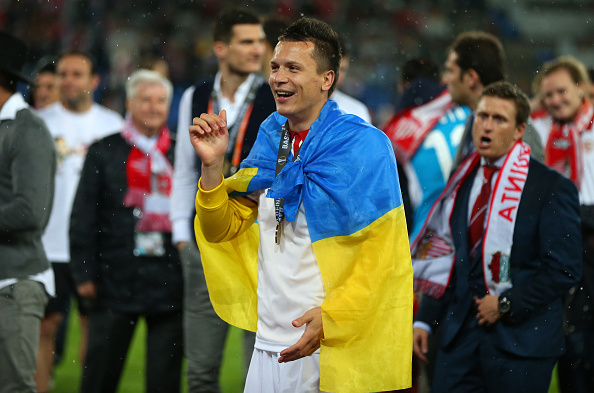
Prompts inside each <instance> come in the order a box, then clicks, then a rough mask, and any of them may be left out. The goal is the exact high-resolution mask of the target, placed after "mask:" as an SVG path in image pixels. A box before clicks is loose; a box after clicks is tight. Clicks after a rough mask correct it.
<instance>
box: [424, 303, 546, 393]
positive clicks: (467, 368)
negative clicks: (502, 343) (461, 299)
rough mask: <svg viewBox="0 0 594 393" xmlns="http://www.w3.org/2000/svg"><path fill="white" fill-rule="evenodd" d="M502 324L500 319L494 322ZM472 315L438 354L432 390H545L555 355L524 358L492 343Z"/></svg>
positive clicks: (537, 392)
mask: <svg viewBox="0 0 594 393" xmlns="http://www.w3.org/2000/svg"><path fill="white" fill-rule="evenodd" d="M497 323H501V322H497ZM488 329H489V328H484V327H481V326H478V323H477V320H476V318H475V316H474V315H470V314H469V316H468V317H467V318H466V321H465V323H464V327H463V328H462V331H461V332H459V333H458V335H457V337H456V338H455V339H454V341H453V342H452V343H450V345H449V346H448V348H447V349H443V348H441V349H440V350H439V352H438V354H437V360H436V364H435V374H434V378H433V387H432V392H433V393H451V392H456V393H467V392H468V393H470V392H472V393H499V392H506V393H547V392H548V389H549V385H550V383H551V373H552V372H553V367H554V366H555V362H556V358H552V357H551V358H526V357H519V356H516V355H512V354H510V353H507V352H504V351H501V350H500V349H498V348H497V347H496V346H494V345H493V342H492V339H491V338H490V337H489V333H488Z"/></svg>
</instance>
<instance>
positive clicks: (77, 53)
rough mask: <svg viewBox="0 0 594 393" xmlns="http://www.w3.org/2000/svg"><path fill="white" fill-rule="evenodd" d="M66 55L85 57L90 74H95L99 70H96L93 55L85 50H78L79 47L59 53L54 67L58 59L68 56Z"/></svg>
mask: <svg viewBox="0 0 594 393" xmlns="http://www.w3.org/2000/svg"><path fill="white" fill-rule="evenodd" d="M68 56H81V57H85V58H86V59H87V60H88V61H89V64H90V65H91V75H95V74H97V73H98V72H99V71H98V70H97V61H96V60H95V57H94V56H93V55H92V54H90V53H89V52H86V51H84V50H80V49H67V50H65V51H64V52H62V53H60V56H59V57H58V59H57V60H56V67H57V65H58V63H59V62H60V60H62V59H63V58H64V57H68Z"/></svg>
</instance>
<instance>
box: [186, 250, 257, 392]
mask: <svg viewBox="0 0 594 393" xmlns="http://www.w3.org/2000/svg"><path fill="white" fill-rule="evenodd" d="M180 259H181V261H182V270H183V274H184V290H185V293H184V335H185V337H184V339H185V341H184V348H185V355H186V360H187V365H188V370H187V375H188V391H189V393H219V392H220V388H219V373H220V368H221V362H222V359H223V349H224V347H225V340H226V339H227V331H228V330H229V325H227V323H226V322H224V321H223V320H221V318H219V316H218V315H217V314H216V312H215V311H214V309H213V307H212V303H211V302H210V297H209V296H208V288H207V287H206V279H205V278H204V270H203V269H202V262H201V259H200V252H199V251H198V246H197V245H196V243H195V242H189V243H188V244H186V247H185V248H184V249H183V250H182V251H181V252H180ZM255 339H256V335H255V333H252V332H247V331H244V339H243V350H244V374H243V376H244V378H245V375H247V369H248V366H249V361H250V359H251V354H252V352H253V351H254V341H255Z"/></svg>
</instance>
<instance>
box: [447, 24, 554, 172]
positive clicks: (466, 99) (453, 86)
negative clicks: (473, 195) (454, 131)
mask: <svg viewBox="0 0 594 393" xmlns="http://www.w3.org/2000/svg"><path fill="white" fill-rule="evenodd" d="M502 80H505V52H504V50H503V45H502V44H501V42H500V41H499V39H498V38H497V37H495V36H494V35H493V34H489V33H486V32H483V31H468V32H464V33H461V34H459V35H458V36H457V37H456V39H455V40H454V42H453V43H452V44H451V45H450V46H449V48H448V58H447V60H446V63H445V71H444V74H443V82H444V83H445V84H446V85H447V87H448V91H449V92H450V94H451V95H452V101H453V102H455V103H457V104H459V105H466V106H468V107H469V108H470V109H471V110H472V111H473V113H472V114H471V116H469V117H468V121H467V122H466V128H465V129H464V134H463V135H462V138H461V139H460V145H459V146H458V150H457V151H456V156H455V159H454V166H453V168H457V167H458V166H459V165H460V164H461V163H462V161H464V159H465V158H467V157H468V156H469V155H470V153H472V152H473V151H474V150H475V147H474V143H473V141H472V125H473V122H474V110H475V109H476V104H477V99H478V97H479V95H480V94H481V92H482V91H483V89H484V87H485V86H487V85H488V84H490V83H493V82H498V81H502ZM523 140H524V141H526V143H527V144H528V145H529V146H530V148H531V151H530V154H531V155H532V156H533V157H536V158H538V159H542V158H543V157H544V152H543V148H542V143H541V141H540V138H539V137H538V133H537V132H536V130H534V127H533V126H532V125H531V123H530V122H528V123H527V125H526V132H525V133H524V136H523Z"/></svg>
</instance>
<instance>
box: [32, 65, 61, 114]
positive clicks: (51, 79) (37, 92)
mask: <svg viewBox="0 0 594 393" xmlns="http://www.w3.org/2000/svg"><path fill="white" fill-rule="evenodd" d="M38 64H39V70H38V71H37V74H36V75H35V79H33V88H32V89H31V97H30V98H31V99H30V103H31V105H32V106H33V108H35V109H37V110H39V109H43V108H45V107H46V106H48V105H51V104H53V103H55V102H58V100H59V99H60V92H59V91H58V84H57V83H56V60H55V59H47V58H43V59H41V60H40V61H39V63H38Z"/></svg>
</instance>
